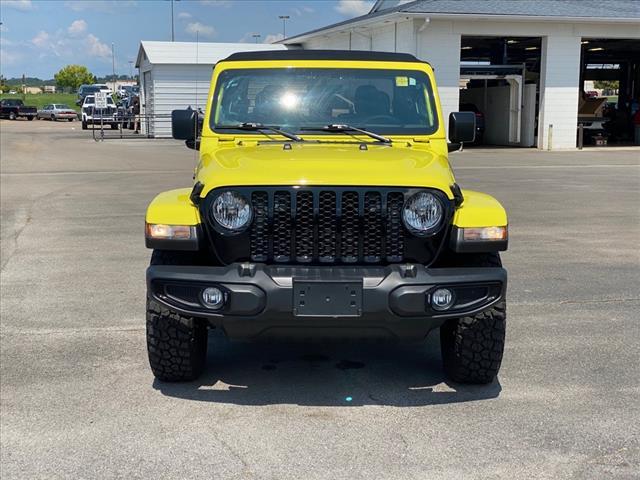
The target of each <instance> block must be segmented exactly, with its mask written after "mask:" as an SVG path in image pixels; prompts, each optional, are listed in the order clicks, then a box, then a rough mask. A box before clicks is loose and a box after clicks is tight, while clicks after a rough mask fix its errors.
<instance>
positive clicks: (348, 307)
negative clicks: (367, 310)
mask: <svg viewBox="0 0 640 480" xmlns="http://www.w3.org/2000/svg"><path fill="white" fill-rule="evenodd" d="M293 314H294V315H295V316H296V317H359V316H360V315H362V281H359V282H353V281H336V282H327V281H307V280H296V279H294V280H293Z"/></svg>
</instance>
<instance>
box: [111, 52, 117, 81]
mask: <svg viewBox="0 0 640 480" xmlns="http://www.w3.org/2000/svg"><path fill="white" fill-rule="evenodd" d="M111 67H112V68H113V91H114V92H115V90H116V49H115V46H114V44H113V42H111Z"/></svg>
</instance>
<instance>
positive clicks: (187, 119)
mask: <svg viewBox="0 0 640 480" xmlns="http://www.w3.org/2000/svg"><path fill="white" fill-rule="evenodd" d="M171 135H172V136H173V138H175V139H176V140H195V139H196V138H197V137H198V114H197V112H196V111H195V110H191V108H187V109H186V110H174V111H172V112H171Z"/></svg>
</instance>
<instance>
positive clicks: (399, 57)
mask: <svg viewBox="0 0 640 480" xmlns="http://www.w3.org/2000/svg"><path fill="white" fill-rule="evenodd" d="M246 60H363V61H379V62H416V63H427V62H423V61H422V60H418V59H417V58H416V57H414V56H413V55H411V54H409V53H393V52H371V51H368V50H262V51H257V52H238V53H233V54H231V55H229V56H228V57H227V58H225V59H224V60H221V61H222V62H240V61H246Z"/></svg>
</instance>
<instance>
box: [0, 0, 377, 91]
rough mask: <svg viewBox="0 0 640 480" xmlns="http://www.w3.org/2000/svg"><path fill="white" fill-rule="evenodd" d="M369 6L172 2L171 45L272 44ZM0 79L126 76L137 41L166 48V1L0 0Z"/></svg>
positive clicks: (357, 2)
mask: <svg viewBox="0 0 640 480" xmlns="http://www.w3.org/2000/svg"><path fill="white" fill-rule="evenodd" d="M373 3H374V2H373V0H288V1H287V0H284V1H283V0H262V1H258V0H174V30H175V39H176V41H183V42H186V41H195V39H196V34H197V35H198V39H199V41H201V42H255V41H256V39H255V38H254V37H253V35H254V34H259V35H260V38H259V39H258V41H260V42H273V41H275V40H279V39H280V38H282V20H280V19H279V18H278V16H279V15H289V17H290V19H289V20H287V21H286V33H287V36H291V35H295V34H297V33H302V32H306V31H309V30H313V29H315V28H319V27H323V26H325V25H329V24H332V23H336V22H340V21H343V20H347V19H349V18H352V17H355V16H358V15H364V14H366V13H368V11H369V10H370V9H371V7H372V5H373ZM0 21H1V22H2V25H1V26H0V73H2V75H4V76H5V78H12V77H20V76H22V75H23V74H24V75H26V76H27V77H38V78H41V79H50V78H53V75H54V73H56V72H57V71H58V70H59V69H60V68H62V67H63V66H65V65H68V64H72V63H75V64H81V65H86V66H87V67H88V68H89V70H90V71H91V72H92V73H93V74H94V75H96V76H99V77H100V76H104V75H109V74H111V73H112V55H111V50H112V49H111V44H112V43H113V46H114V51H115V59H116V74H119V75H123V74H124V75H128V74H130V71H131V65H130V64H129V61H134V62H135V59H136V55H137V52H138V47H139V45H140V41H141V40H166V41H170V40H171V1H170V0H66V1H65V0H0Z"/></svg>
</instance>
